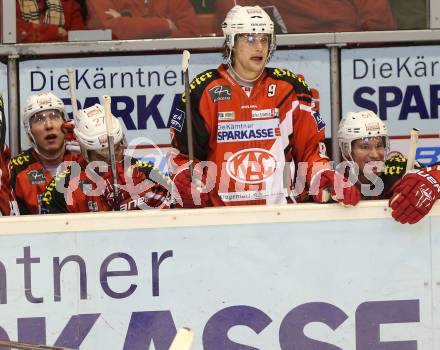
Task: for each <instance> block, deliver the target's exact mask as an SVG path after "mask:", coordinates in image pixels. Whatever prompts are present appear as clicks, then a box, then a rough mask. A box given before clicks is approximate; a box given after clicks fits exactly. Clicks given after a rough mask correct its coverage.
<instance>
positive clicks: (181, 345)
mask: <svg viewBox="0 0 440 350" xmlns="http://www.w3.org/2000/svg"><path fill="white" fill-rule="evenodd" d="M193 338H194V334H193V331H192V330H191V329H190V328H187V327H183V328H180V329H179V330H178V331H177V334H176V336H175V337H174V340H173V342H172V343H171V346H170V348H169V350H189V349H191V345H192V342H193Z"/></svg>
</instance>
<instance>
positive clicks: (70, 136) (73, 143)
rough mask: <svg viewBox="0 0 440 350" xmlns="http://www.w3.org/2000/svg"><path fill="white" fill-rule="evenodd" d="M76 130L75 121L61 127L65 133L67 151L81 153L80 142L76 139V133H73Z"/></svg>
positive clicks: (65, 123)
mask: <svg viewBox="0 0 440 350" xmlns="http://www.w3.org/2000/svg"><path fill="white" fill-rule="evenodd" d="M73 129H75V124H74V122H73V120H70V121H67V122H64V123H63V125H62V126H61V130H62V131H63V133H64V142H65V144H66V150H67V151H69V152H72V153H78V154H79V153H81V148H80V146H79V143H78V140H77V139H76V136H75V133H74V132H73Z"/></svg>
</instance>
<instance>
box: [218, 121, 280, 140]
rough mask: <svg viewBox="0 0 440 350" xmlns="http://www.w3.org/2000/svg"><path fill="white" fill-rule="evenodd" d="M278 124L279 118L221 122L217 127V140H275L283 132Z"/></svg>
mask: <svg viewBox="0 0 440 350" xmlns="http://www.w3.org/2000/svg"><path fill="white" fill-rule="evenodd" d="M278 125H279V123H278V119H268V120H259V121H252V122H232V123H219V124H218V128H217V142H219V143H222V142H240V141H253V140H274V139H276V138H277V137H278V136H280V134H281V132H280V128H279V127H278Z"/></svg>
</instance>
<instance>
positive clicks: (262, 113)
mask: <svg viewBox="0 0 440 350" xmlns="http://www.w3.org/2000/svg"><path fill="white" fill-rule="evenodd" d="M279 116H280V110H279V109H278V108H268V109H260V110H253V111H252V119H265V118H278V117H279Z"/></svg>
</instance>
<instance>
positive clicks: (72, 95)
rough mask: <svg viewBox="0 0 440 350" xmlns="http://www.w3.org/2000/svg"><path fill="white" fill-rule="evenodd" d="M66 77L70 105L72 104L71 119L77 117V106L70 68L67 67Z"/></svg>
mask: <svg viewBox="0 0 440 350" xmlns="http://www.w3.org/2000/svg"><path fill="white" fill-rule="evenodd" d="M67 77H68V79H69V93H70V103H71V104H72V111H73V117H76V116H77V115H78V104H77V102H76V88H75V80H74V79H73V69H72V67H67Z"/></svg>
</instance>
